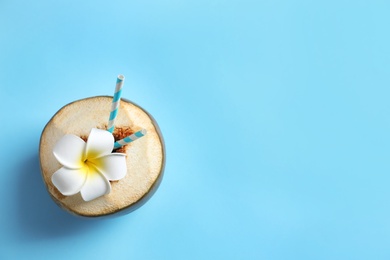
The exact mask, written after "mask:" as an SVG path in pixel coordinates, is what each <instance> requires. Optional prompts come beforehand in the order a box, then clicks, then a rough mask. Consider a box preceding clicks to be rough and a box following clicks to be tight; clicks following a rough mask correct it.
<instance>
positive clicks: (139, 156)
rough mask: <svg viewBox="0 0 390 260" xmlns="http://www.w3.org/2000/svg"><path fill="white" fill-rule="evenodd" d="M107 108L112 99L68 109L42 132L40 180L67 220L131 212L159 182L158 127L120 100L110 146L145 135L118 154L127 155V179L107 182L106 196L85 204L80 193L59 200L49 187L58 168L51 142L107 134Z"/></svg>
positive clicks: (160, 150)
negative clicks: (104, 131) (137, 134)
mask: <svg viewBox="0 0 390 260" xmlns="http://www.w3.org/2000/svg"><path fill="white" fill-rule="evenodd" d="M111 102H112V97H109V96H99V97H92V98H86V99H82V100H78V101H75V102H73V103H70V104H68V105H66V106H64V107H63V108H61V109H60V110H59V111H58V112H57V113H56V114H55V115H54V116H53V117H52V119H50V121H49V122H48V123H47V125H46V127H45V128H44V130H43V132H42V135H41V141H40V146H39V156H40V164H41V172H42V177H43V180H44V182H45V185H46V188H47V190H48V192H49V194H50V195H51V197H52V198H53V200H54V201H55V202H56V203H57V204H58V205H59V206H60V207H61V208H63V209H65V210H67V211H69V212H70V213H72V214H75V215H80V216H85V217H98V216H106V215H112V214H115V215H118V214H121V213H128V212H131V211H133V210H135V209H137V208H138V207H140V206H141V205H143V204H144V203H145V202H146V201H147V200H148V199H149V198H150V197H151V196H152V195H153V193H154V192H155V190H156V189H157V187H158V186H159V184H160V181H161V179H162V175H163V171H164V165H165V149H164V141H163V139H162V135H161V132H160V130H159V127H158V125H157V123H156V122H155V120H154V119H153V118H152V117H151V115H150V114H148V113H147V112H146V111H145V110H143V109H142V108H141V107H139V106H138V105H136V104H134V103H132V102H130V101H128V100H124V99H122V101H121V103H120V107H119V112H118V115H117V118H116V120H115V131H114V133H113V135H114V137H115V140H116V141H117V140H119V139H122V138H124V137H126V136H127V135H130V134H132V133H135V132H136V131H138V130H141V129H146V131H147V134H146V135H145V136H144V137H142V138H140V139H138V140H136V141H134V142H132V143H130V144H127V145H126V146H124V147H122V148H120V150H118V151H117V152H121V153H126V163H127V174H126V176H125V177H124V178H123V179H121V180H119V181H111V192H110V193H109V194H106V195H104V196H102V197H99V198H97V199H95V200H92V201H89V202H86V201H84V200H83V199H82V198H81V195H80V193H77V194H75V195H72V196H64V195H62V194H61V193H60V192H59V191H58V190H57V188H56V187H55V186H54V185H53V183H52V182H51V176H52V175H53V174H54V172H56V171H57V170H58V169H60V168H61V167H62V165H61V164H60V163H59V162H58V161H57V159H56V158H55V157H54V155H53V147H54V145H55V144H56V142H57V141H58V140H59V139H60V138H61V137H62V136H64V135H66V134H74V135H77V136H79V137H81V138H82V139H84V140H86V138H87V137H88V135H89V132H90V131H91V129H92V128H101V129H106V127H107V121H108V117H109V114H110V109H111ZM114 152H115V151H114Z"/></svg>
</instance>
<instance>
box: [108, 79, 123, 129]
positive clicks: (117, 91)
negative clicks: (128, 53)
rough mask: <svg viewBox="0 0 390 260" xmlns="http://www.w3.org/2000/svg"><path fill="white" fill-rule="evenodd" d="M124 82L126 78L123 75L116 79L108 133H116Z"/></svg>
mask: <svg viewBox="0 0 390 260" xmlns="http://www.w3.org/2000/svg"><path fill="white" fill-rule="evenodd" d="M124 80H125V77H124V76H123V75H118V78H117V79H116V85H115V93H114V98H113V99H112V105H111V112H110V118H109V120H108V126H107V131H108V132H110V133H112V132H114V128H115V126H114V122H115V118H116V116H117V114H118V109H119V104H120V102H121V95H122V86H123V81H124Z"/></svg>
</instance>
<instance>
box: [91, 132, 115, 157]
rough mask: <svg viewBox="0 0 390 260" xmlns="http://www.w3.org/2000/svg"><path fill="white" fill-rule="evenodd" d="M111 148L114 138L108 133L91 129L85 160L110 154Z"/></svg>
mask: <svg viewBox="0 0 390 260" xmlns="http://www.w3.org/2000/svg"><path fill="white" fill-rule="evenodd" d="M113 148H114V136H113V135H112V134H111V133H110V132H108V131H106V130H101V129H96V128H92V129H91V133H90V134H89V136H88V141H87V146H86V150H85V154H86V158H87V159H94V158H98V157H101V156H104V155H107V154H110V153H111V152H112V149H113Z"/></svg>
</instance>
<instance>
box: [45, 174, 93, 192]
mask: <svg viewBox="0 0 390 260" xmlns="http://www.w3.org/2000/svg"><path fill="white" fill-rule="evenodd" d="M87 170H88V169H87V168H85V167H84V168H81V169H76V170H75V169H68V168H65V167H62V168H61V169H59V170H58V171H56V172H55V173H54V174H53V176H51V181H52V182H53V184H54V186H55V187H56V188H57V189H58V190H59V191H60V192H61V193H62V194H63V195H65V196H70V195H74V194H76V193H78V192H79V191H80V190H81V188H82V187H83V185H84V183H85V180H86V179H87Z"/></svg>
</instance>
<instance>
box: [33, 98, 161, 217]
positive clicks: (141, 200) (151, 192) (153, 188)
mask: <svg viewBox="0 0 390 260" xmlns="http://www.w3.org/2000/svg"><path fill="white" fill-rule="evenodd" d="M95 98H111V99H112V98H113V96H108V95H102V96H93V97H88V98H82V99H78V100H75V101H72V102H70V103H68V104H66V105H64V106H62V107H61V108H60V109H59V110H58V111H57V112H56V113H55V114H54V115H53V116H52V117H51V118H50V120H49V121H48V122H47V123H46V125H45V127H44V128H43V130H42V132H41V137H40V140H39V149H38V153H39V166H40V170H41V177H42V179H43V182H44V183H45V187H46V191H47V193H49V195H50V197H51V198H52V199H53V201H54V202H55V203H56V204H57V205H58V206H59V207H60V208H62V209H64V210H66V211H67V212H69V213H71V214H72V215H75V216H80V217H85V218H98V217H108V216H122V215H125V214H128V213H130V212H132V211H134V210H136V209H138V208H140V207H141V206H142V205H144V204H145V203H146V202H147V201H148V200H149V199H150V198H151V197H152V196H153V195H154V193H155V192H156V191H157V189H158V187H159V186H160V184H161V181H162V178H163V175H164V170H165V162H166V149H165V142H164V138H163V136H162V133H161V130H160V127H159V125H158V124H157V121H156V120H155V119H154V117H153V116H152V115H151V114H150V113H149V112H148V111H146V110H145V109H144V108H142V107H141V106H139V105H138V104H136V103H134V102H133V101H130V100H129V99H126V98H121V101H124V102H127V103H130V104H132V105H134V106H136V107H138V108H139V109H141V110H142V111H143V112H144V113H145V114H146V115H147V116H148V117H149V118H150V121H151V122H152V125H153V126H154V128H155V130H156V133H157V135H158V137H159V140H160V143H161V153H162V160H161V165H160V171H159V173H158V176H157V178H156V180H155V181H154V182H153V184H152V185H151V186H150V187H149V189H148V190H147V192H146V193H145V194H144V195H143V196H142V197H140V198H139V199H138V200H137V201H135V202H134V203H132V204H130V205H128V206H126V207H123V208H120V209H117V210H114V211H112V212H108V213H105V214H80V213H78V212H75V211H73V210H72V209H71V208H69V207H67V206H65V205H64V204H63V203H61V202H60V201H59V200H58V199H57V198H56V197H54V196H53V194H51V193H50V192H49V184H48V183H47V182H46V181H45V177H44V174H43V170H42V162H41V147H42V136H43V133H44V132H45V130H46V128H47V126H48V125H49V123H50V122H51V121H52V120H53V118H54V117H55V116H56V115H57V114H58V113H60V112H61V111H62V110H63V109H64V108H65V107H67V106H69V105H72V104H74V103H77V102H80V101H84V100H88V99H95Z"/></svg>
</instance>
